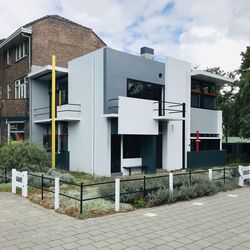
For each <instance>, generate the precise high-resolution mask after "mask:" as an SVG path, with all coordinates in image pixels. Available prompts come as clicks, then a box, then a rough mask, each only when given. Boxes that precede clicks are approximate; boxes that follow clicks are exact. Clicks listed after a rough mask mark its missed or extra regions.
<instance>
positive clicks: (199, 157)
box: [187, 150, 227, 168]
mask: <svg viewBox="0 0 250 250" xmlns="http://www.w3.org/2000/svg"><path fill="white" fill-rule="evenodd" d="M226 158H227V154H226V151H225V150H207V151H199V152H196V151H191V152H187V167H188V168H205V167H213V166H224V165H226Z"/></svg>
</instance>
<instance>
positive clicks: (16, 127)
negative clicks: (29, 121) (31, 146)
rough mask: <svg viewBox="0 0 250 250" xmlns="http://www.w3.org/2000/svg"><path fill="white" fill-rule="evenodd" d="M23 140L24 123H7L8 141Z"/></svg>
mask: <svg viewBox="0 0 250 250" xmlns="http://www.w3.org/2000/svg"><path fill="white" fill-rule="evenodd" d="M23 140H24V122H10V123H9V141H23Z"/></svg>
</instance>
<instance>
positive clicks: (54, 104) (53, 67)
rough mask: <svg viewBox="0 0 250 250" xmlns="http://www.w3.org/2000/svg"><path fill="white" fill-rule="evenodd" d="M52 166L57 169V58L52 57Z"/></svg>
mask: <svg viewBox="0 0 250 250" xmlns="http://www.w3.org/2000/svg"><path fill="white" fill-rule="evenodd" d="M51 164H52V169H55V168H56V56H55V55H53V56H52V87H51Z"/></svg>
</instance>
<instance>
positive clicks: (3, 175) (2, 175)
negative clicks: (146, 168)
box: [0, 167, 238, 215]
mask: <svg viewBox="0 0 250 250" xmlns="http://www.w3.org/2000/svg"><path fill="white" fill-rule="evenodd" d="M237 169H238V167H224V168H213V171H212V172H213V173H215V172H220V173H219V174H220V176H219V177H217V178H214V177H213V179H212V180H213V181H215V182H216V181H219V180H223V183H226V180H228V179H232V177H227V176H226V170H237ZM0 170H2V171H0V179H2V180H3V181H4V182H5V183H7V182H9V181H11V175H10V174H9V172H8V170H7V168H6V167H5V168H0ZM208 172H209V170H208V169H205V170H198V171H191V170H188V169H187V170H186V171H185V172H179V173H174V176H173V177H174V180H175V179H176V177H186V181H185V183H186V184H189V185H192V183H193V181H194V178H195V176H196V175H198V174H199V175H200V174H204V176H206V178H208ZM30 176H32V177H33V178H37V179H38V182H37V183H40V185H34V184H31V183H30V181H28V186H30V187H33V188H36V189H39V190H40V193H41V200H43V199H44V197H45V196H44V192H50V193H55V191H54V190H53V188H49V186H50V187H53V185H52V184H53V183H54V182H55V179H54V178H52V177H49V176H46V175H44V174H41V175H37V174H33V173H28V177H30ZM160 178H164V180H165V181H164V185H162V183H163V182H161V184H158V182H156V185H153V186H152V183H150V181H151V180H153V179H154V180H155V179H160ZM28 179H29V178H28ZM45 180H48V181H50V182H51V183H52V184H51V183H50V184H51V185H49V186H46V185H45ZM133 181H134V182H136V183H138V182H141V185H140V186H139V188H138V190H132V191H128V190H127V189H126V188H125V190H122V189H123V188H122V184H124V183H128V182H133ZM168 181H169V173H167V174H160V175H157V176H146V175H144V176H142V177H139V178H129V179H121V180H120V182H121V192H120V196H121V197H122V196H123V195H127V196H128V195H133V194H137V193H138V194H142V197H143V198H145V197H146V196H147V194H148V193H149V192H152V191H156V190H158V189H160V188H168V185H169V182H168ZM181 181H183V183H184V180H181ZM179 182H180V181H179ZM173 183H174V185H173V186H174V189H175V188H177V187H178V182H177V181H176V182H175V181H174V182H173ZM60 184H66V185H69V186H73V187H74V188H77V190H78V191H79V193H78V196H71V195H69V194H67V193H65V192H62V191H61V190H62V189H60V193H59V196H63V197H66V198H68V199H72V200H75V201H77V202H79V213H80V214H81V215H82V214H83V204H84V202H87V201H91V200H96V199H107V198H114V197H115V190H114V188H113V189H112V190H114V192H112V193H110V194H107V195H100V194H99V193H98V195H97V196H94V197H87V198H84V191H87V190H86V189H87V188H89V187H97V188H99V187H100V186H103V185H107V184H113V185H114V187H115V180H111V181H105V182H99V183H91V184H84V183H83V182H81V183H75V182H68V181H65V180H60Z"/></svg>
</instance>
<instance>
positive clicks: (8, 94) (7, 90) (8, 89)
mask: <svg viewBox="0 0 250 250" xmlns="http://www.w3.org/2000/svg"><path fill="white" fill-rule="evenodd" d="M10 92H11V87H10V84H7V89H6V93H7V99H10Z"/></svg>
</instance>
